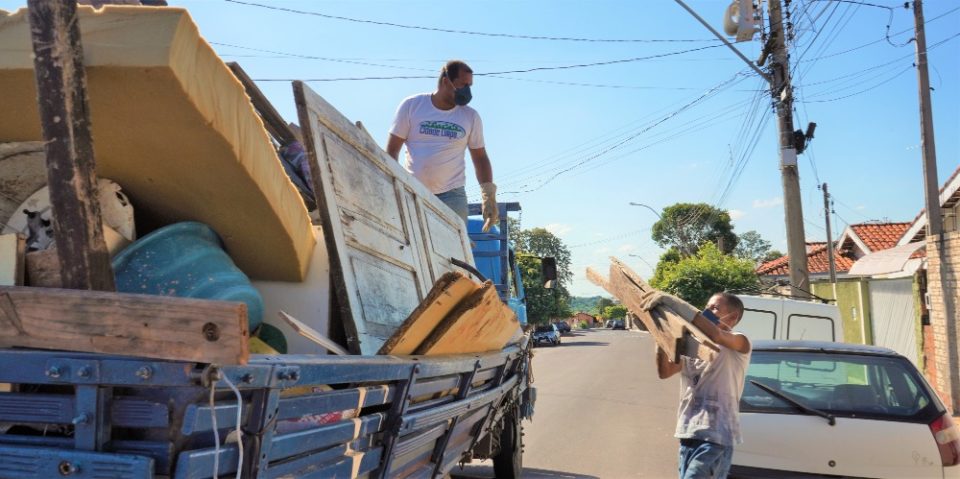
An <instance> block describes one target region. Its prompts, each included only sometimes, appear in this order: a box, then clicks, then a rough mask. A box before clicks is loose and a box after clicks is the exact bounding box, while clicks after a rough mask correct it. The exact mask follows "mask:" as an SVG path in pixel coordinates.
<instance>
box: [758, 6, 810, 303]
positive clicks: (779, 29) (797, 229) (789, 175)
mask: <svg viewBox="0 0 960 479" xmlns="http://www.w3.org/2000/svg"><path fill="white" fill-rule="evenodd" d="M768 3H769V6H770V40H771V42H772V51H771V55H772V59H773V65H771V68H772V70H773V81H772V82H771V84H770V92H771V94H772V95H773V101H774V104H775V105H776V108H777V130H778V131H779V135H780V176H781V179H782V180H783V209H784V212H785V213H786V223H787V255H789V256H790V291H791V294H792V295H793V296H800V297H803V298H806V297H809V291H810V278H809V273H808V271H807V242H806V233H805V232H804V230H803V204H802V202H801V197H800V174H799V172H798V170H797V148H796V145H795V144H794V140H793V136H794V135H793V88H792V87H791V85H790V61H789V55H788V54H787V43H786V32H785V31H784V29H783V12H782V10H781V6H780V0H769V2H768Z"/></svg>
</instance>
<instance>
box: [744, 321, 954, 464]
mask: <svg viewBox="0 0 960 479" xmlns="http://www.w3.org/2000/svg"><path fill="white" fill-rule="evenodd" d="M740 429H741V434H742V436H743V444H740V445H739V446H737V447H736V448H735V449H734V455H733V467H732V468H731V471H730V477H734V478H736V477H739V478H760V477H763V478H774V477H777V478H780V477H783V478H785V477H790V478H814V477H817V478H824V477H861V478H862V477H883V478H921V477H923V478H925V477H930V478H934V477H935V478H943V477H960V466H958V463H960V427H958V426H957V425H956V424H955V423H954V422H953V420H952V419H951V417H950V414H949V413H948V412H947V410H946V408H945V407H944V405H943V403H942V402H941V401H940V399H939V398H938V397H937V394H936V393H935V392H934V390H933V389H932V388H931V387H930V386H929V385H928V384H927V382H926V380H925V379H924V378H923V375H922V374H920V372H919V371H918V370H917V368H916V367H915V366H914V365H913V363H911V362H910V361H909V360H907V358H905V357H903V356H901V355H899V354H897V353H896V352H894V351H892V350H889V349H886V348H880V347H875V346H863V345H856V344H844V343H834V342H825V341H824V342H819V341H817V342H813V341H762V340H757V341H755V342H754V344H753V354H752V356H751V359H750V367H749V369H748V370H747V377H746V384H745V386H744V391H743V396H742V398H741V401H740Z"/></svg>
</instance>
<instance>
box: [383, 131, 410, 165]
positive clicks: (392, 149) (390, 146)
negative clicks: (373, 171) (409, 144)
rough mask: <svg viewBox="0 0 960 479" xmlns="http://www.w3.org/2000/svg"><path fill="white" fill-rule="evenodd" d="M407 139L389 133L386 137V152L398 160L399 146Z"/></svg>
mask: <svg viewBox="0 0 960 479" xmlns="http://www.w3.org/2000/svg"><path fill="white" fill-rule="evenodd" d="M405 141H407V140H404V139H403V138H400V137H399V136H397V135H392V134H391V135H390V138H389V139H387V154H388V155H390V156H391V157H392V158H393V159H394V160H397V161H399V160H400V148H401V147H403V143H404V142H405Z"/></svg>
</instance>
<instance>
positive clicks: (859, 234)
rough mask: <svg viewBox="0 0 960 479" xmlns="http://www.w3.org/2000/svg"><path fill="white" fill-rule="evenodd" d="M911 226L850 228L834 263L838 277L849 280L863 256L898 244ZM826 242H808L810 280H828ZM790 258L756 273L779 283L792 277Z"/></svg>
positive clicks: (768, 264)
mask: <svg viewBox="0 0 960 479" xmlns="http://www.w3.org/2000/svg"><path fill="white" fill-rule="evenodd" d="M910 226H911V223H907V222H898V223H890V222H868V223H858V224H853V225H849V226H847V228H846V229H844V231H843V234H842V235H841V236H840V240H839V241H837V243H836V249H835V250H834V255H833V256H834V262H835V264H836V271H837V276H838V277H846V273H847V272H849V271H850V268H851V267H852V266H853V263H854V262H856V261H857V260H858V259H860V258H863V257H864V256H866V255H868V254H871V253H876V252H878V251H883V250H886V249H889V248H892V247H894V246H896V245H897V243H898V242H899V240H900V238H901V237H902V236H903V234H904V232H906V231H907V229H909V228H910ZM828 258H829V255H828V252H827V243H825V242H815V243H807V270H808V271H809V272H810V281H811V282H815V281H823V280H825V279H827V278H828V277H829V274H830V262H829V259H828ZM789 262H790V257H789V256H781V257H779V258H777V259H775V260H772V261H768V262H766V263H763V264H761V265H760V266H758V267H757V269H756V271H757V274H758V275H759V276H760V277H761V278H763V279H766V280H771V281H777V280H781V279H788V278H789V277H790V267H789Z"/></svg>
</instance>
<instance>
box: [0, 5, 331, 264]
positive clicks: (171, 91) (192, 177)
mask: <svg viewBox="0 0 960 479" xmlns="http://www.w3.org/2000/svg"><path fill="white" fill-rule="evenodd" d="M78 16H79V20H80V21H79V23H80V32H81V41H82V44H83V57H84V66H85V67H86V73H87V94H88V98H89V105H90V115H91V127H92V132H93V139H94V156H95V159H96V164H97V175H98V176H102V177H106V178H110V179H112V180H114V181H116V182H117V183H118V184H120V186H121V187H122V188H123V189H124V191H125V192H126V193H127V194H128V195H129V197H130V200H131V202H132V203H133V205H134V206H135V207H136V208H137V213H138V218H145V219H146V220H147V221H146V223H150V224H151V225H153V226H154V227H159V226H163V225H166V224H170V223H174V222H179V221H200V222H203V223H206V224H208V225H210V226H211V227H212V228H213V229H214V230H215V231H216V232H217V233H218V234H219V235H220V236H221V237H222V238H223V240H224V243H225V244H226V249H227V253H228V254H230V256H231V257H232V258H233V260H234V262H236V263H237V266H238V267H240V269H242V270H243V271H244V272H245V273H246V274H247V275H248V276H250V277H251V278H254V279H265V280H279V281H300V280H302V279H303V277H304V274H305V272H306V269H307V264H308V261H309V259H310V254H311V252H312V251H313V248H314V245H315V243H316V239H315V237H314V234H313V230H312V229H311V225H310V218H309V216H308V214H307V210H306V207H304V205H303V201H302V200H301V199H300V196H299V194H298V192H297V190H296V188H295V187H294V186H293V184H292V183H291V182H290V180H289V179H288V178H287V176H286V174H285V173H284V171H283V167H282V166H281V165H280V161H279V159H278V157H277V154H276V152H275V150H274V148H273V145H272V144H271V142H270V139H269V137H268V134H267V132H266V130H265V129H264V128H263V123H262V121H261V119H260V117H259V116H258V115H257V113H256V111H255V110H254V108H253V106H252V105H251V103H250V100H249V98H248V97H247V95H246V92H245V91H244V88H243V85H242V84H241V83H240V81H239V80H237V79H236V77H235V76H234V75H233V73H232V72H231V71H230V69H229V68H228V67H227V66H226V65H225V64H224V63H223V61H221V59H220V58H219V57H218V56H217V54H216V53H215V52H214V50H213V49H212V48H211V47H210V45H209V44H207V42H206V41H205V40H204V39H203V38H202V37H201V36H200V34H199V31H198V30H197V26H196V25H195V24H194V23H193V20H192V19H191V18H190V15H189V14H188V13H187V11H186V10H185V9H182V8H168V7H139V6H138V7H132V6H119V5H108V6H105V7H104V8H102V9H101V10H94V9H93V8H90V7H82V6H81V7H79V8H78ZM0 45H3V47H2V50H3V53H2V54H0V92H3V108H0V143H3V142H20V141H38V140H41V139H42V138H41V132H40V120H39V116H38V109H37V104H36V98H37V94H36V87H35V84H34V83H35V80H34V72H33V48H32V44H31V39H30V31H29V22H28V19H27V14H26V9H21V10H20V11H18V12H15V13H12V14H9V15H7V14H4V13H0ZM138 226H140V225H138ZM138 229H139V228H138Z"/></svg>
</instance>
